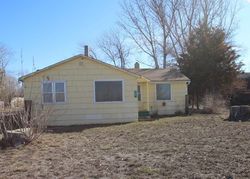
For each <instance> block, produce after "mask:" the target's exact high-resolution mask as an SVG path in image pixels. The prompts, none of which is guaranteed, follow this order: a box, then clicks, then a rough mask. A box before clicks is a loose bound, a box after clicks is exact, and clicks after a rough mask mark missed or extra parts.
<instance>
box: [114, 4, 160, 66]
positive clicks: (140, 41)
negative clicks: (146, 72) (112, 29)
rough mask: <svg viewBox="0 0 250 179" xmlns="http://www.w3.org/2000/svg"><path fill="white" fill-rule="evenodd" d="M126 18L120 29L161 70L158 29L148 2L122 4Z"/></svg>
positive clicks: (121, 22)
mask: <svg viewBox="0 0 250 179" xmlns="http://www.w3.org/2000/svg"><path fill="white" fill-rule="evenodd" d="M122 9H123V15H124V17H123V18H122V19H121V20H120V22H119V23H118V24H119V26H120V27H122V29H123V30H124V31H125V32H126V33H127V34H128V35H129V37H130V38H131V39H132V40H133V41H134V42H135V44H136V45H137V47H138V48H139V49H140V50H141V51H142V52H144V53H145V54H147V55H148V56H150V57H151V58H152V59H153V61H154V64H155V68H159V62H158V53H157V51H158V48H159V46H158V43H157V42H158V40H157V33H156V31H157V30H158V29H155V27H156V25H157V24H156V23H155V21H154V20H153V19H152V16H151V14H150V13H149V12H150V8H149V6H148V2H147V0H131V1H125V2H124V3H123V4H122Z"/></svg>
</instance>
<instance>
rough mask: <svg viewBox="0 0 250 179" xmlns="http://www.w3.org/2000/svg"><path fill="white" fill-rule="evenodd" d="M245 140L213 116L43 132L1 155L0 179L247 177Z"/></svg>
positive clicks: (249, 154)
mask: <svg viewBox="0 0 250 179" xmlns="http://www.w3.org/2000/svg"><path fill="white" fill-rule="evenodd" d="M249 136H250V122H244V123H242V122H238V123H236V122H228V121H223V119H221V118H220V117H218V116H215V115H194V116H189V117H173V118H164V119H160V120H157V121H151V122H138V123H131V124H125V125H119V126H110V127H98V128H91V129H86V130H82V131H81V132H67V133H47V134H45V135H43V136H42V137H41V138H40V139H39V140H38V141H35V142H33V143H31V144H30V145H27V146H25V147H20V148H18V149H11V150H5V151H0V170H1V172H0V178H5V177H6V178H54V177H59V178H65V177H69V178H84V177H87V178H100V177H108V178H183V177H185V178H223V177H225V178H227V177H230V176H231V177H233V178H250V167H249V163H250V140H249Z"/></svg>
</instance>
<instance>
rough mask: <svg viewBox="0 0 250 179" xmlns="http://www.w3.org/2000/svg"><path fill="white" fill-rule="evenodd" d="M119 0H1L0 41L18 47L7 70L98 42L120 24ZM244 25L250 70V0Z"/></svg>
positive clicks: (240, 40) (237, 39) (240, 34)
mask: <svg viewBox="0 0 250 179" xmlns="http://www.w3.org/2000/svg"><path fill="white" fill-rule="evenodd" d="M119 1H120V0H105V1H104V0H91V1H87V0H70V1H69V0H40V1H34V0H22V1H19V0H0V23H1V28H0V42H1V43H4V44H5V45H6V46H7V47H9V48H10V49H11V50H12V52H13V58H12V60H11V61H10V63H9V66H8V72H9V73H11V74H12V75H15V76H16V75H17V74H18V73H20V71H21V62H20V54H21V49H22V54H23V61H24V65H23V69H24V71H25V72H31V71H32V69H33V65H32V64H33V63H32V61H33V60H32V59H33V57H34V61H35V67H36V69H39V68H43V67H46V66H48V65H50V64H53V63H55V62H58V61H60V60H63V59H65V58H68V57H71V56H73V55H76V54H79V53H80V52H81V51H80V44H88V45H90V46H94V45H95V44H96V41H97V39H98V38H100V37H101V36H102V34H103V33H104V32H106V31H109V30H110V29H111V28H113V27H114V26H115V23H116V21H117V20H118V18H119V17H118V16H119V12H120V6H119ZM239 1H241V3H242V9H241V11H240V13H239V14H238V20H239V29H238V30H237V32H236V34H235V36H234V43H235V44H237V45H238V46H240V47H241V49H242V50H241V51H240V53H241V55H242V56H241V59H242V61H243V63H245V64H246V65H245V66H244V69H245V70H246V71H249V72H250V0H239Z"/></svg>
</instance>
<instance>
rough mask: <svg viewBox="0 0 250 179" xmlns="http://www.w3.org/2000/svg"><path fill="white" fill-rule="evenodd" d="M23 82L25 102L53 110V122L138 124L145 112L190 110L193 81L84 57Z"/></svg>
mask: <svg viewBox="0 0 250 179" xmlns="http://www.w3.org/2000/svg"><path fill="white" fill-rule="evenodd" d="M19 80H20V81H22V82H23V84H24V99H25V100H32V104H41V105H42V106H48V107H52V108H53V110H54V113H53V115H52V116H50V119H49V125H77V124H98V123H121V122H132V121H137V120H138V112H139V111H148V112H150V113H155V112H158V114H160V115H161V114H174V113H175V112H178V111H182V112H184V109H185V95H187V83H188V82H189V79H188V78H186V77H185V76H184V75H182V74H180V73H179V72H178V71H177V70H174V71H171V70H167V69H165V70H142V69H138V68H137V69H130V70H124V69H120V68H117V67H114V66H112V65H109V64H107V63H104V62H101V61H99V60H96V59H93V58H90V57H88V56H84V55H76V56H74V57H71V58H69V59H66V60H63V61H61V62H59V63H56V64H54V65H51V66H48V67H46V68H44V69H41V70H38V71H36V72H33V73H31V74H28V75H25V76H23V77H21V78H20V79H19ZM137 90H139V91H138V92H137ZM138 100H139V102H138Z"/></svg>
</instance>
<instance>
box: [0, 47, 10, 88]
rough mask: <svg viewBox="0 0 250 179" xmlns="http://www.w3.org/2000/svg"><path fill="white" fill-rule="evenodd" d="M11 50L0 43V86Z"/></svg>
mask: <svg viewBox="0 0 250 179" xmlns="http://www.w3.org/2000/svg"><path fill="white" fill-rule="evenodd" d="M10 55H11V52H10V50H9V49H8V48H7V47H6V46H5V45H3V44H1V43H0V87H1V86H2V83H3V78H4V76H5V69H6V67H7V65H8V63H9V60H10Z"/></svg>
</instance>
